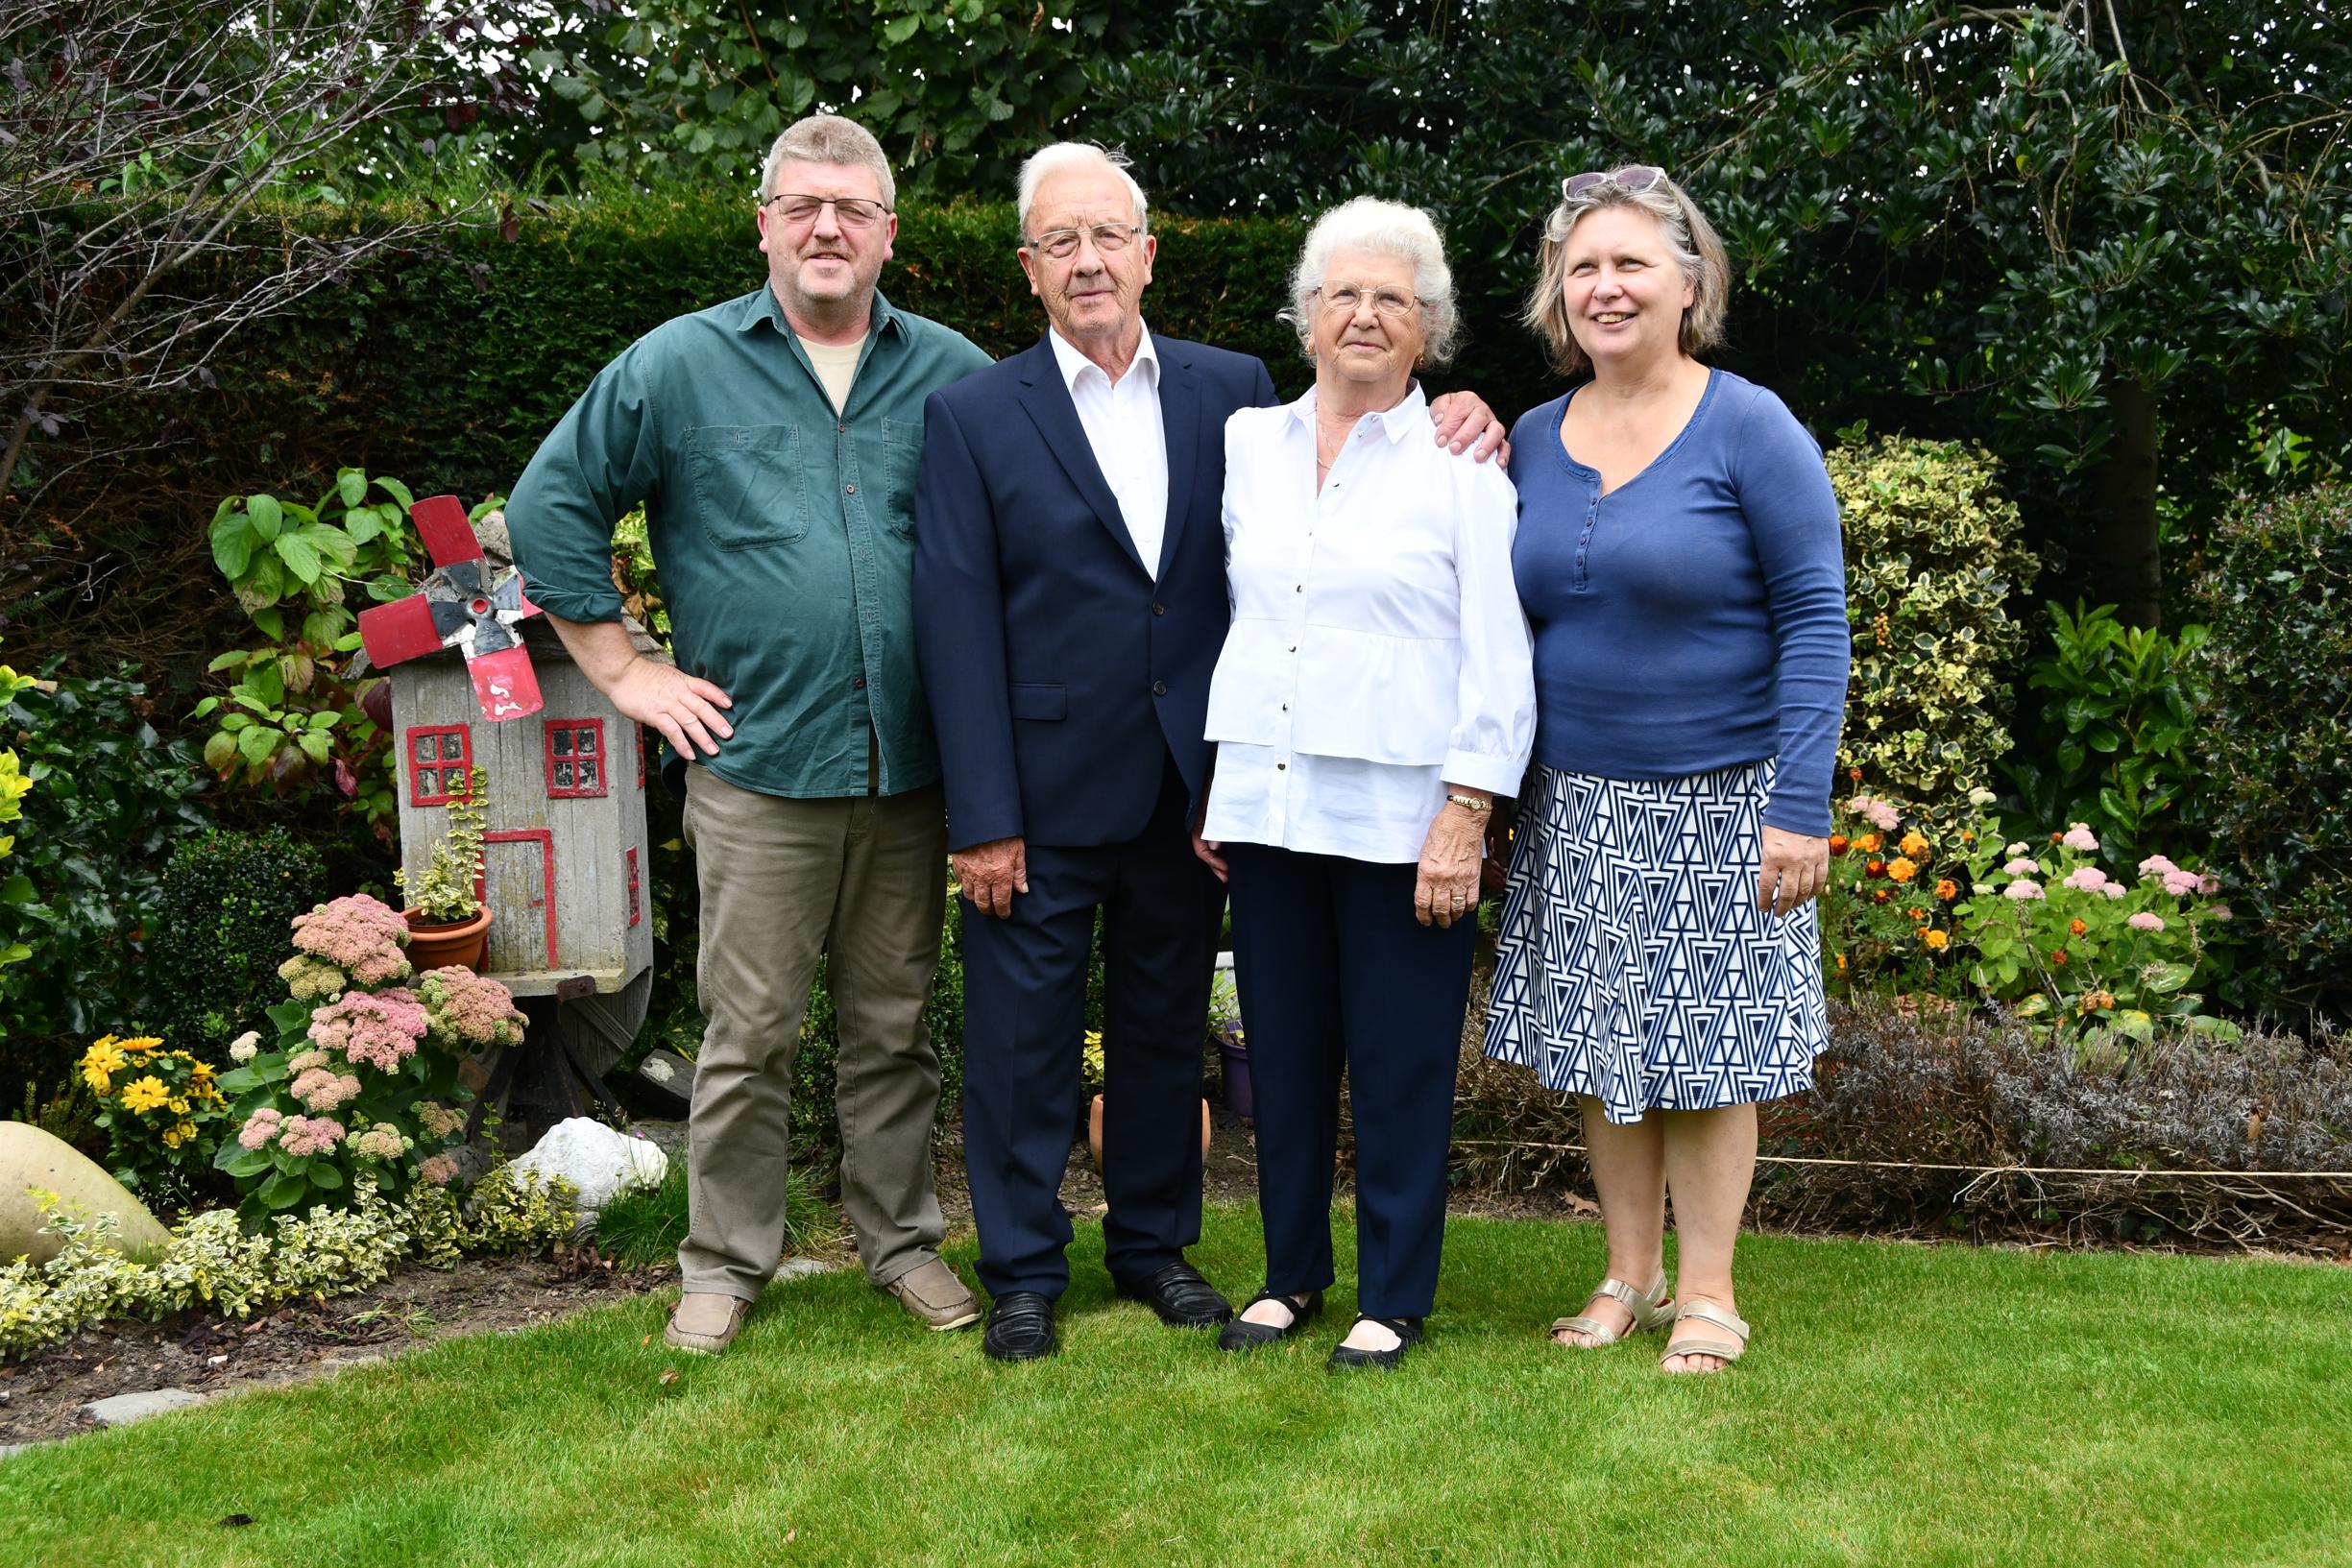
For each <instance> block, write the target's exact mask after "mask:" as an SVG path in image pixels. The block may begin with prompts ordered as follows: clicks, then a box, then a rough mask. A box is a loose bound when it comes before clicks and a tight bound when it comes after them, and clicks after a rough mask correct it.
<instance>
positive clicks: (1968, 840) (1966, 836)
mask: <svg viewBox="0 0 2352 1568" xmlns="http://www.w3.org/2000/svg"><path fill="white" fill-rule="evenodd" d="M1960 842H1961V843H1963V844H1974V843H1975V842H1976V834H1975V833H1972V832H1963V833H1961V834H1960Z"/></svg>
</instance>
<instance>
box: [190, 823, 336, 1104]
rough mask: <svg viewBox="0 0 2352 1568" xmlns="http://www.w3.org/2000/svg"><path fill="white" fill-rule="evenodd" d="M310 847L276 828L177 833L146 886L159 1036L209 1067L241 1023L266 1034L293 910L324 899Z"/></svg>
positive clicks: (321, 875)
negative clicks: (151, 895)
mask: <svg viewBox="0 0 2352 1568" xmlns="http://www.w3.org/2000/svg"><path fill="white" fill-rule="evenodd" d="M326 886H327V871H326V867H325V865H324V864H323V863H322V862H321V860H320V858H319V854H318V852H317V851H316V850H314V849H311V848H310V847H309V846H308V845H306V844H302V843H298V842H297V841H296V840H295V839H294V837H293V836H292V835H291V834H290V833H288V832H286V831H285V830H284V829H283V828H269V829H265V830H264V831H262V832H223V831H220V830H215V831H213V832H205V833H199V834H197V835H196V836H194V837H192V838H185V839H182V841H181V843H180V846H179V848H177V849H175V850H174V851H172V856H171V859H170V860H169V861H168V862H167V863H166V864H165V865H164V868H163V878H162V881H161V883H160V884H159V885H158V887H157V890H156V917H155V922H154V935H155V938H156V940H155V942H154V944H153V950H152V951H153V954H154V956H153V965H154V970H155V977H156V981H157V987H158V991H159V992H160V993H161V1001H160V1002H159V1004H158V1005H159V1007H160V1019H161V1023H162V1025H163V1037H164V1040H165V1043H166V1044H169V1045H172V1046H176V1047H180V1048H182V1049H187V1050H192V1051H195V1052H197V1053H198V1055H199V1056H201V1057H202V1058H203V1059H204V1060H206V1061H208V1062H211V1063H214V1064H215V1065H218V1064H220V1063H222V1062H223V1061H224V1060H225V1059H226V1058H225V1050H226V1048H227V1046H228V1044H229V1042H230V1041H231V1040H233V1039H235V1038H236V1037H237V1036H238V1035H240V1034H243V1033H244V1032H245V1031H246V1030H247V1029H261V1030H263V1031H265V1033H266V1032H269V1031H270V1030H271V1025H270V1022H269V1020H268V1018H267V1017H266V1016H264V1015H265V1014H266V1012H267V1011H268V1009H269V1008H270V1007H271V1006H272V1005H274V1004H275V1003H277V1002H279V1001H282V1000H283V998H284V990H285V988H284V985H283V983H282V982H281V981H279V978H278V966H279V963H280V962H281V961H283V960H284V958H285V957H286V955H287V954H288V953H290V952H291V951H292V950H291V948H290V946H289V945H288V942H287V931H288V929H289V928H290V927H291V925H292V923H293V920H294V917H295V916H296V915H299V914H302V913H304V912H305V911H307V910H308V909H310V908H311V907H312V906H313V905H317V904H319V903H321V902H323V901H324V900H325V898H326Z"/></svg>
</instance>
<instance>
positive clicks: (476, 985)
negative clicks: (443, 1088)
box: [417, 968, 523, 1050]
mask: <svg viewBox="0 0 2352 1568" xmlns="http://www.w3.org/2000/svg"><path fill="white" fill-rule="evenodd" d="M417 994H418V995H419V996H421V997H422V998H424V1007H425V1013H426V1026H427V1028H428V1029H429V1030H430V1031H431V1034H432V1039H433V1043H434V1044H435V1045H438V1046H445V1047H447V1048H448V1049H451V1050H471V1049H479V1048H482V1047H485V1046H511V1045H515V1044H518V1043H519V1042H521V1039H522V1023H523V1020H522V1013H521V1010H520V1009H519V1008H517V1007H516V1006H515V994H514V993H513V992H512V991H509V990H508V989H507V988H506V987H505V986H503V985H500V984H499V983H498V982H497V981H496V980H486V979H484V978H483V977H481V976H479V975H476V974H475V973H474V972H473V971H472V970H471V969H456V968H450V969H431V970H427V971H425V973H424V978H422V979H420V980H419V981H418V982H417Z"/></svg>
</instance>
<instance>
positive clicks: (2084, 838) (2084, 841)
mask: <svg viewBox="0 0 2352 1568" xmlns="http://www.w3.org/2000/svg"><path fill="white" fill-rule="evenodd" d="M2058 842H2059V843H2061V844H2063V845H2065V846H2066V847H2067V848H2068V849H2070V850H2074V851H2076V852H2078V853H2080V854H2083V855H2089V854H2091V853H2092V852H2093V851H2095V850H2097V848H2098V840H2097V837H2095V836H2093V834H2092V832H2091V825H2090V824H2089V823H2087V822H2076V823H2073V824H2070V825H2069V826H2068V828H2067V830H2066V836H2065V837H2064V838H2061V839H2059V840H2058Z"/></svg>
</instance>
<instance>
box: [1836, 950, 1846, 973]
mask: <svg viewBox="0 0 2352 1568" xmlns="http://www.w3.org/2000/svg"><path fill="white" fill-rule="evenodd" d="M1837 972H1838V973H1839V974H1840V975H1843V974H1844V973H1845V972H1846V955H1845V954H1844V953H1839V954H1838V955H1837Z"/></svg>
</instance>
